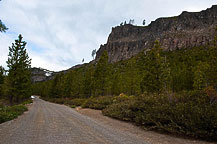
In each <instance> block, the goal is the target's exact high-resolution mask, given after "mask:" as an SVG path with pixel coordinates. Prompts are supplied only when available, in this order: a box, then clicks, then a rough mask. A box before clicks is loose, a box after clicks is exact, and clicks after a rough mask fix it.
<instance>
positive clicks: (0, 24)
mask: <svg viewBox="0 0 217 144" xmlns="http://www.w3.org/2000/svg"><path fill="white" fill-rule="evenodd" d="M0 1H1V0H0ZM7 29H8V28H7V27H6V26H5V25H4V24H3V23H2V21H1V20H0V32H5V31H6V30H7Z"/></svg>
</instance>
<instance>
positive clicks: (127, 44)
mask: <svg viewBox="0 0 217 144" xmlns="http://www.w3.org/2000/svg"><path fill="white" fill-rule="evenodd" d="M216 26H217V5H213V6H212V7H211V8H208V9H207V10H204V11H201V12H186V11H184V12H182V13H181V14H180V15H179V16H175V17H167V18H159V19H157V20H156V21H153V22H151V24H149V25H148V26H134V25H130V24H126V25H123V26H117V27H115V28H112V32H111V34H110V35H109V38H108V41H107V43H106V44H105V45H101V46H100V48H99V50H98V51H97V53H96V60H97V59H99V57H100V56H101V54H102V53H103V52H104V51H105V50H106V51H107V52H108V55H109V61H110V62H112V63H113V62H117V61H120V60H124V59H128V58H130V57H132V56H134V55H136V54H138V53H139V52H141V51H143V50H147V49H150V48H152V47H153V44H154V41H155V40H159V41H160V44H161V46H162V48H163V49H164V50H169V51H170V50H176V49H181V48H190V47H194V46H200V45H205V44H208V43H210V42H211V41H212V40H213V37H214V33H215V27H216Z"/></svg>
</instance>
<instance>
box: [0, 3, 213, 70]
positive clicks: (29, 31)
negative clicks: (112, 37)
mask: <svg viewBox="0 0 217 144" xmlns="http://www.w3.org/2000/svg"><path fill="white" fill-rule="evenodd" d="M216 3H217V1H216V0H2V1H1V2H0V19H1V20H2V21H3V23H4V24H5V25H6V26H7V27H8V28H9V30H8V31H7V32H6V33H0V65H3V66H4V67H6V60H7V55H8V46H11V43H12V42H14V40H15V39H17V37H18V35H19V34H22V35H23V37H24V40H25V41H26V42H27V47H26V48H27V51H28V53H29V56H30V58H32V67H42V68H46V69H49V70H54V71H59V70H63V69H67V68H70V67H72V66H74V65H76V64H81V63H82V62H81V61H82V59H83V58H84V60H85V62H89V61H90V60H92V57H91V52H92V50H93V49H98V48H99V46H100V44H104V43H106V41H107V38H108V35H109V33H110V32H111V28H112V27H114V26H117V25H119V24H120V23H121V22H123V21H125V20H126V21H129V20H130V19H135V24H137V25H141V24H142V21H143V19H145V20H146V25H148V24H149V23H150V22H151V21H154V20H155V19H157V18H159V17H168V16H175V15H179V14H181V12H182V11H192V12H194V11H201V10H205V9H206V8H209V7H211V6H212V5H214V4H216Z"/></svg>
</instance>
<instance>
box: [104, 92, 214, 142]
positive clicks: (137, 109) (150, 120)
mask: <svg viewBox="0 0 217 144" xmlns="http://www.w3.org/2000/svg"><path fill="white" fill-rule="evenodd" d="M209 92H210V91H209ZM216 111H217V102H213V97H210V96H209V95H208V94H207V90H204V91H191V92H183V93H180V94H144V95H141V96H138V97H132V98H131V99H126V100H124V101H121V102H114V103H113V104H112V105H110V106H108V107H107V108H106V109H104V110H103V114H104V115H107V116H111V117H114V118H118V119H121V120H127V121H132V122H134V123H136V124H138V125H142V126H145V127H146V128H149V129H154V130H160V131H166V132H170V133H178V134H184V135H189V136H193V137H198V138H203V139H206V140H217V113H216Z"/></svg>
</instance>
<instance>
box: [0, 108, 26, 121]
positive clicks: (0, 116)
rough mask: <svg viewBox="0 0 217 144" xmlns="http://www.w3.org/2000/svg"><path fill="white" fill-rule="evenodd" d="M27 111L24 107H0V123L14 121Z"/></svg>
mask: <svg viewBox="0 0 217 144" xmlns="http://www.w3.org/2000/svg"><path fill="white" fill-rule="evenodd" d="M27 110H28V109H27V107H26V106H24V105H14V106H11V107H1V108H0V123H3V122H6V121H9V120H12V119H15V118H17V117H18V116H19V115H21V114H23V112H25V111H27Z"/></svg>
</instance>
